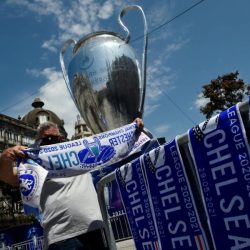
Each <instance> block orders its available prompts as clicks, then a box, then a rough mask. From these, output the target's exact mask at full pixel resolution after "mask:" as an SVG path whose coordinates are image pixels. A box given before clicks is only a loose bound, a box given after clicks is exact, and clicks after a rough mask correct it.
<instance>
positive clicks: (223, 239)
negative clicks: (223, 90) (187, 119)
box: [189, 105, 250, 249]
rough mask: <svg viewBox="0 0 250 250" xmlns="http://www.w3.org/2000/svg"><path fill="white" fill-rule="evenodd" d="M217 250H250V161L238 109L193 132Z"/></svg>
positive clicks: (193, 149)
mask: <svg viewBox="0 0 250 250" xmlns="http://www.w3.org/2000/svg"><path fill="white" fill-rule="evenodd" d="M189 140H190V150H191V152H192V155H193V159H194V162H195V170H196V173H197V176H198V180H199V185H200V189H201V191H202V198H203V203H204V206H205V210H206V213H207V216H208V219H209V224H210V225H209V226H210V230H211V233H212V238H213V242H214V245H215V248H216V249H250V157H249V144H248V142H247V138H246V132H245V130H244V126H243V122H242V119H241V115H240V112H239V108H238V105H236V106H233V107H231V108H229V109H227V110H225V111H224V112H222V113H220V114H219V115H217V116H215V117H213V118H212V119H210V120H208V121H206V122H203V123H201V124H200V125H198V126H196V127H194V128H193V129H191V130H189Z"/></svg>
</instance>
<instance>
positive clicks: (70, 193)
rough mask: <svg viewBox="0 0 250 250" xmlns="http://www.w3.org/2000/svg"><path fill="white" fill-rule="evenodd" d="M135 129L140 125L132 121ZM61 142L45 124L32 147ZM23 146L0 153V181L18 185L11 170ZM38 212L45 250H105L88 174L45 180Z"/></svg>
mask: <svg viewBox="0 0 250 250" xmlns="http://www.w3.org/2000/svg"><path fill="white" fill-rule="evenodd" d="M135 122H136V124H137V127H138V128H139V129H142V128H143V121H142V120H141V119H140V118H136V119H135ZM59 142H61V135H60V132H59V129H58V127H57V125H56V124H54V123H51V122H48V123H44V124H41V125H40V127H39V128H38V132H37V139H36V144H38V146H39V145H49V144H55V143H59ZM25 149H26V147H24V146H15V147H12V148H8V149H6V150H5V151H3V153H2V155H1V158H0V180H2V181H4V182H6V183H9V184H11V185H18V178H17V169H16V167H13V163H14V161H15V160H16V159H17V158H18V157H25V154H24V153H23V150H25ZM40 210H41V213H42V218H43V219H42V223H41V224H42V226H43V228H44V244H45V249H47V248H48V249H49V250H53V249H54V250H57V249H58V250H61V249H72V250H73V249H82V250H97V249H98V250H102V249H103V250H105V249H108V245H107V241H106V239H105V234H104V230H103V221H102V216H101V211H100V208H99V203H98V199H97V194H96V191H95V188H94V185H93V182H92V177H91V174H90V173H89V172H87V173H84V174H80V175H76V176H72V177H67V178H55V179H47V180H46V181H45V183H44V186H43V189H42V193H41V199H40Z"/></svg>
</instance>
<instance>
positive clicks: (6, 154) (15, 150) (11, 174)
mask: <svg viewBox="0 0 250 250" xmlns="http://www.w3.org/2000/svg"><path fill="white" fill-rule="evenodd" d="M26 148H27V147H24V146H14V147H11V148H7V149H5V150H4V151H3V152H2V154H1V156H0V180H2V181H4V182H6V183H9V184H11V185H17V184H18V179H17V171H16V168H14V167H13V166H14V164H13V163H14V161H15V160H17V158H19V157H22V158H23V157H25V154H24V152H23V151H22V150H25V149H26Z"/></svg>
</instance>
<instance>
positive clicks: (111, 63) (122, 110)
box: [60, 5, 148, 133]
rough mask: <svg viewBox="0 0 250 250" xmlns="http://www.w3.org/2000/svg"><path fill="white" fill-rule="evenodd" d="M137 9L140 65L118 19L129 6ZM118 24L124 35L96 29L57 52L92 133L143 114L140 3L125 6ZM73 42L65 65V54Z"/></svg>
mask: <svg viewBox="0 0 250 250" xmlns="http://www.w3.org/2000/svg"><path fill="white" fill-rule="evenodd" d="M135 9H136V10H140V11H141V13H142V16H143V19H144V49H143V54H142V67H141V68H140V66H139V63H138V60H137V59H136V56H135V53H134V52H133V50H132V48H131V47H130V46H129V40H130V33H129V30H128V29H127V27H126V26H125V25H124V24H123V22H122V21H121V18H122V17H123V16H124V15H125V13H126V12H127V11H128V10H135ZM118 21H119V24H120V25H121V26H122V28H123V29H124V30H125V31H126V33H127V36H126V38H123V37H121V36H120V35H118V34H116V33H114V32H109V31H108V32H107V31H99V32H94V33H91V34H89V35H87V36H86V37H83V38H82V39H80V40H79V41H78V42H76V41H75V40H73V39H69V40H68V41H66V42H65V43H64V45H63V47H62V50H61V53H60V63H61V68H62V72H63V76H64V79H65V82H66V85H67V87H68V90H69V92H70V94H71V97H72V99H73V100H74V102H75V104H76V106H77V108H78V110H79V112H80V114H81V115H82V117H83V118H84V120H85V121H86V124H87V125H88V127H90V128H91V129H92V131H93V132H94V133H100V132H103V131H107V130H111V129H114V128H118V127H121V126H123V125H125V124H128V123H130V122H132V121H133V120H134V119H135V118H136V117H138V116H139V117H140V116H142V114H143V107H144V99H145V92H146V61H147V60H146V52H147V41H148V37H147V22H146V18H145V15H144V12H143V10H142V8H141V7H140V6H137V5H132V6H127V7H125V8H124V9H123V10H122V11H121V13H120V15H119V17H118ZM72 44H73V45H74V47H73V53H72V58H71V60H70V62H69V64H68V70H66V68H65V63H64V54H65V52H66V50H67V48H68V47H69V46H70V45H72Z"/></svg>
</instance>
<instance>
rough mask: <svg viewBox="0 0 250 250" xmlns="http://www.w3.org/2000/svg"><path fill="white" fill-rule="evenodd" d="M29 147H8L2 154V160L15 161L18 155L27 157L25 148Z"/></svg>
mask: <svg viewBox="0 0 250 250" xmlns="http://www.w3.org/2000/svg"><path fill="white" fill-rule="evenodd" d="M26 148H27V147H24V146H14V147H11V148H7V149H5V150H4V151H3V153H2V154H1V160H4V161H5V160H12V161H15V160H16V159H17V158H18V157H22V158H23V157H25V154H24V152H23V150H25V149H26Z"/></svg>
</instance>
